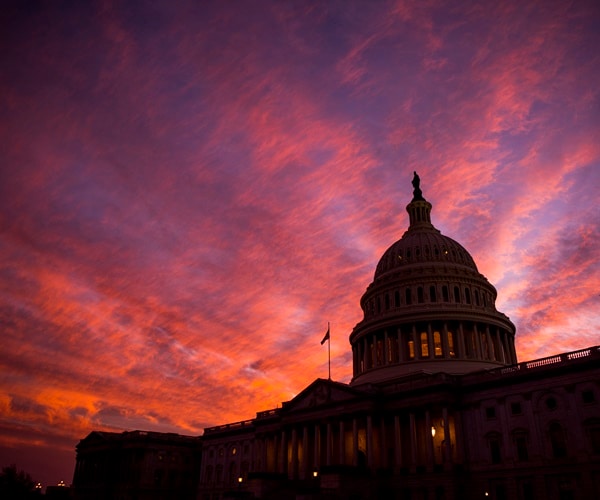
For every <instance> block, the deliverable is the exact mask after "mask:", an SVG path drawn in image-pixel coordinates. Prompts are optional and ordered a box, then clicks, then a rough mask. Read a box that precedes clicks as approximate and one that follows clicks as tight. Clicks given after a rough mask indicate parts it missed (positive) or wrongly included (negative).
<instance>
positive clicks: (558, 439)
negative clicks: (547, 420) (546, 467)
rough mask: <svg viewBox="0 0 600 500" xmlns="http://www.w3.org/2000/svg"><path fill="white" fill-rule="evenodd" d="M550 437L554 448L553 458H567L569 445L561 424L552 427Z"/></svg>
mask: <svg viewBox="0 0 600 500" xmlns="http://www.w3.org/2000/svg"><path fill="white" fill-rule="evenodd" d="M548 434H549V437H550V446H551V447H552V456H553V457H554V458H564V457H566V456H567V444H566V443H565V435H564V433H563V429H562V427H561V426H560V424H559V423H557V422H554V423H553V424H552V425H550V428H549V431H548Z"/></svg>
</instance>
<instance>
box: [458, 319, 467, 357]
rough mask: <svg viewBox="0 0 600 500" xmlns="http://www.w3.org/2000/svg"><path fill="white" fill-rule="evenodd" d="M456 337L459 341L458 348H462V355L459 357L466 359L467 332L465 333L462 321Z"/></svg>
mask: <svg viewBox="0 0 600 500" xmlns="http://www.w3.org/2000/svg"><path fill="white" fill-rule="evenodd" d="M456 337H457V341H458V347H459V348H460V354H459V355H458V356H457V357H460V358H462V359H466V358H467V349H466V347H465V332H464V331H463V324H462V321H461V322H460V323H459V324H458V331H457V332H456Z"/></svg>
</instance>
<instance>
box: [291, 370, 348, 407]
mask: <svg viewBox="0 0 600 500" xmlns="http://www.w3.org/2000/svg"><path fill="white" fill-rule="evenodd" d="M358 395H359V393H358V391H356V390H355V389H352V388H351V387H350V386H348V385H347V384H342V383H340V382H333V381H331V380H325V379H320V378H319V379H317V380H315V381H314V382H313V383H312V384H310V385H309V386H308V387H306V388H305V389H304V390H303V391H302V392H300V393H299V394H298V395H297V396H296V397H295V398H294V399H292V400H290V401H287V402H286V403H283V408H284V409H285V411H297V410H304V409H310V408H317V407H319V406H326V405H330V404H335V403H340V402H342V401H349V400H351V399H355V398H356V397H357V396H358Z"/></svg>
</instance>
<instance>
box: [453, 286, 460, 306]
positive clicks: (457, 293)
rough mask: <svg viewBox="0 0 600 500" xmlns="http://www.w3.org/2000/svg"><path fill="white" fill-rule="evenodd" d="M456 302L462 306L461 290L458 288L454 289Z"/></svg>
mask: <svg viewBox="0 0 600 500" xmlns="http://www.w3.org/2000/svg"><path fill="white" fill-rule="evenodd" d="M454 302H456V303H457V304H460V290H459V288H458V287H457V286H455V287H454Z"/></svg>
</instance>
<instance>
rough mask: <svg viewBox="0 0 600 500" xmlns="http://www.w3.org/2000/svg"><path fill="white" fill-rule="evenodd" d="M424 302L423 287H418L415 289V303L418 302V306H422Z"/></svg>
mask: <svg viewBox="0 0 600 500" xmlns="http://www.w3.org/2000/svg"><path fill="white" fill-rule="evenodd" d="M424 301H425V299H424V297H423V287H422V286H420V287H418V288H417V302H419V304H422V303H423V302H424Z"/></svg>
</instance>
